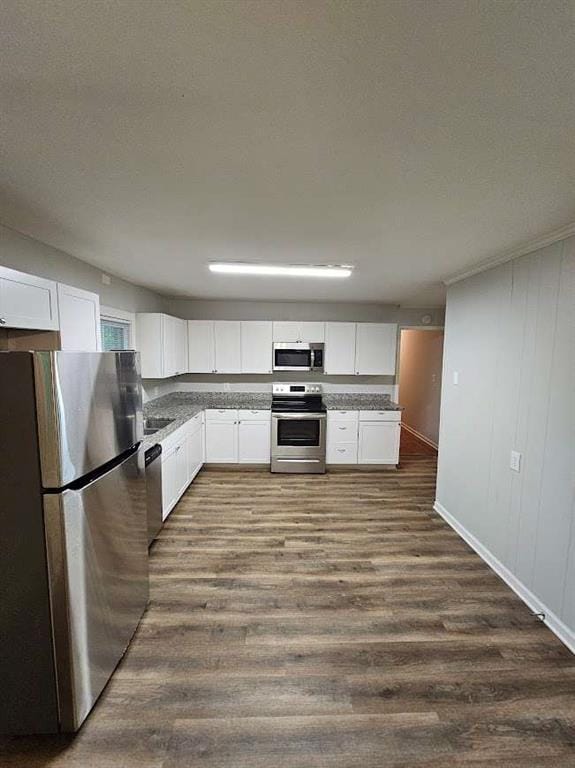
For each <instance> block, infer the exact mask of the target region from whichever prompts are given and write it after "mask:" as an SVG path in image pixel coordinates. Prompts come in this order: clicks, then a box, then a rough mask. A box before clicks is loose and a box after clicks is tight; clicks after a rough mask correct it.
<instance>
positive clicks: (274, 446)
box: [271, 384, 326, 473]
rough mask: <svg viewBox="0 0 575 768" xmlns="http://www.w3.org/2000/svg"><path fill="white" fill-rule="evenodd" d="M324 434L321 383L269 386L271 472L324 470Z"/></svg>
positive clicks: (324, 413)
mask: <svg viewBox="0 0 575 768" xmlns="http://www.w3.org/2000/svg"><path fill="white" fill-rule="evenodd" d="M325 434H326V408H325V405H324V404H323V401H322V388H321V384H274V385H273V386H272V435H271V471H272V472H306V473H312V472H313V473H322V472H325Z"/></svg>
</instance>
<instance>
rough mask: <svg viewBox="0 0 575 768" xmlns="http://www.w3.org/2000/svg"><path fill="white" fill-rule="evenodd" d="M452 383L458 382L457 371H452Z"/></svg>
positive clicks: (456, 383)
mask: <svg viewBox="0 0 575 768" xmlns="http://www.w3.org/2000/svg"><path fill="white" fill-rule="evenodd" d="M453 383H454V385H455V386H457V385H458V384H459V371H453Z"/></svg>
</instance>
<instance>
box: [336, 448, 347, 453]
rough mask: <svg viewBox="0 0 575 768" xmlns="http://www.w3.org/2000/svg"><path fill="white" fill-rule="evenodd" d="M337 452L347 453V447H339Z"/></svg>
mask: <svg viewBox="0 0 575 768" xmlns="http://www.w3.org/2000/svg"><path fill="white" fill-rule="evenodd" d="M337 452H338V453H345V448H338V449H337Z"/></svg>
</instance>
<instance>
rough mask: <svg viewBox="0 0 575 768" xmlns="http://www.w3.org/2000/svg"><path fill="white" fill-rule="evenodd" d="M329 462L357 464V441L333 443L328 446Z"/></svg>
mask: <svg viewBox="0 0 575 768" xmlns="http://www.w3.org/2000/svg"><path fill="white" fill-rule="evenodd" d="M326 460H327V463H328V464H357V443H333V444H331V445H329V446H328V449H327V456H326Z"/></svg>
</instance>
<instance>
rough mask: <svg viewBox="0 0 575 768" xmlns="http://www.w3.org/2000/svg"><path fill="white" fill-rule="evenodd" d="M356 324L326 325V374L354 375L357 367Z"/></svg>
mask: <svg viewBox="0 0 575 768" xmlns="http://www.w3.org/2000/svg"><path fill="white" fill-rule="evenodd" d="M355 329H356V324H355V323H326V324H325V365H324V369H325V372H326V373H329V374H334V375H344V374H351V375H353V374H354V373H355V372H356V367H355Z"/></svg>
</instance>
